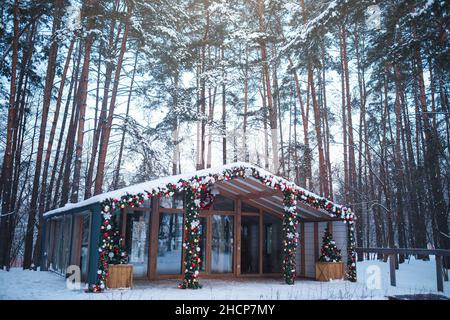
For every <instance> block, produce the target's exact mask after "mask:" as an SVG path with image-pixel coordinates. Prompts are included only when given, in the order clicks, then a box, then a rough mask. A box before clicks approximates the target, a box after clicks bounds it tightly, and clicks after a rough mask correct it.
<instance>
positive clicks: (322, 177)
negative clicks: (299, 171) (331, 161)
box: [308, 67, 329, 195]
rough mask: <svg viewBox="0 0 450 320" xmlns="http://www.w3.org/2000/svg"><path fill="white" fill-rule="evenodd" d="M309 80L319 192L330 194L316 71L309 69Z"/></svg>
mask: <svg viewBox="0 0 450 320" xmlns="http://www.w3.org/2000/svg"><path fill="white" fill-rule="evenodd" d="M308 78H309V81H310V84H311V98H312V105H313V111H314V123H315V128H316V139H317V149H318V150H317V151H318V154H319V192H320V194H321V195H326V194H328V193H329V192H328V183H327V179H326V166H325V157H324V154H323V137H322V125H321V123H322V119H321V115H320V110H319V106H318V103H317V99H316V89H315V84H314V71H313V69H312V67H311V68H310V69H309V72H308Z"/></svg>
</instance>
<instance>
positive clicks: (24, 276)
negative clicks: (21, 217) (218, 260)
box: [0, 259, 450, 300]
mask: <svg viewBox="0 0 450 320" xmlns="http://www.w3.org/2000/svg"><path fill="white" fill-rule="evenodd" d="M357 271H358V282H356V283H350V282H348V281H341V280H340V281H331V282H316V281H310V280H297V281H296V283H295V285H293V286H288V285H285V284H283V283H282V282H281V281H280V280H279V279H257V280H253V279H252V280H250V279H239V280H235V281H230V280H229V281H223V280H207V279H203V280H202V284H203V288H202V289H200V290H181V289H178V288H177V284H178V282H179V281H178V280H161V281H154V282H137V283H135V287H134V288H133V289H132V290H127V289H123V290H121V289H115V290H107V291H106V292H105V293H101V294H95V293H85V292H83V290H69V289H67V288H66V283H65V280H64V279H63V278H62V277H61V276H58V275H56V274H54V273H51V272H39V271H23V270H21V269H19V268H14V269H12V270H11V271H10V272H6V271H2V270H0V299H33V300H35V299H74V300H77V299H86V300H97V299H107V300H112V299H124V300H126V299H147V300H156V299H192V300H195V299H207V300H214V299H230V300H231V299H255V300H260V299H272V300H276V299H345V300H347V299H386V296H389V295H394V294H424V293H435V294H436V293H437V292H436V275H435V262H434V260H433V259H432V260H431V261H428V262H424V261H416V260H414V259H411V260H410V261H409V262H408V261H407V262H405V263H404V264H401V265H400V269H399V270H397V272H396V275H397V287H392V286H390V285H389V265H388V264H387V263H383V262H378V261H377V262H375V261H364V262H361V263H358V265H357ZM377 275H380V276H379V277H378V276H377ZM444 295H446V296H447V297H450V282H444Z"/></svg>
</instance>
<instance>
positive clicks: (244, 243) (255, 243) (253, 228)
mask: <svg viewBox="0 0 450 320" xmlns="http://www.w3.org/2000/svg"><path fill="white" fill-rule="evenodd" d="M259 247H260V246H259V216H242V218H241V273H259Z"/></svg>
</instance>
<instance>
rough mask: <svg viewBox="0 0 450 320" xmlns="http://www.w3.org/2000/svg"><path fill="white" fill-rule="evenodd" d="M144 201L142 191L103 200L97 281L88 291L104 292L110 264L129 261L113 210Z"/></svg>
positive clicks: (135, 205) (138, 204) (133, 205)
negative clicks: (113, 217)
mask: <svg viewBox="0 0 450 320" xmlns="http://www.w3.org/2000/svg"><path fill="white" fill-rule="evenodd" d="M143 202H144V195H143V194H141V193H140V194H137V195H135V196H133V195H130V194H127V195H125V196H122V197H121V198H120V199H107V200H105V201H103V202H102V224H101V226H100V244H99V248H98V252H99V260H98V270H97V283H96V284H94V285H92V286H90V287H89V289H88V291H90V292H102V291H103V290H104V289H105V288H106V279H107V278H108V276H109V272H108V269H109V264H126V263H128V255H127V253H126V251H125V250H124V248H123V246H122V243H123V241H122V238H121V236H120V232H119V230H118V229H117V226H116V225H115V223H114V220H113V219H112V214H111V212H114V211H115V210H116V209H123V208H125V207H126V206H129V207H138V206H140V205H141V204H142V203H143Z"/></svg>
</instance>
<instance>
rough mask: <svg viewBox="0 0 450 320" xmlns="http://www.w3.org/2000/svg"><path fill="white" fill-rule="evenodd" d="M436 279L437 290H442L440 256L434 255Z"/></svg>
mask: <svg viewBox="0 0 450 320" xmlns="http://www.w3.org/2000/svg"><path fill="white" fill-rule="evenodd" d="M436 281H437V290H438V291H439V292H443V291H444V282H443V279H442V257H441V256H438V255H436Z"/></svg>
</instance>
